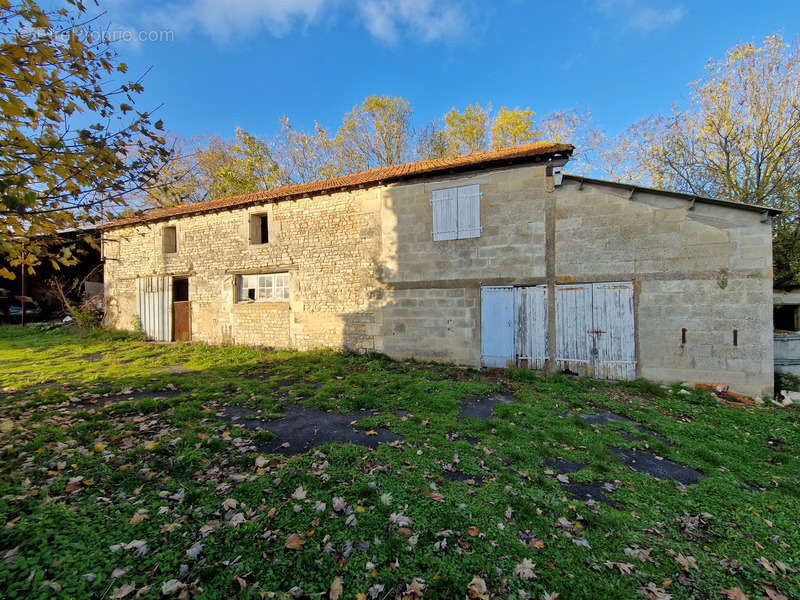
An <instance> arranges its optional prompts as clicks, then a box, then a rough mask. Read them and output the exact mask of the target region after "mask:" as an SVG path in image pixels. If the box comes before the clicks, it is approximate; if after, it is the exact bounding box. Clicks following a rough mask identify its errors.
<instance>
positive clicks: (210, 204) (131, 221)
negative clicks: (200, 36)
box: [106, 142, 574, 228]
mask: <svg viewBox="0 0 800 600" xmlns="http://www.w3.org/2000/svg"><path fill="white" fill-rule="evenodd" d="M573 149H574V146H572V144H558V143H553V142H535V143H533V144H525V145H523V146H514V147H511V148H502V149H500V150H486V151H484V152H476V153H474V154H466V155H463V156H454V157H451V158H437V159H434V160H422V161H418V162H411V163H404V164H401V165H393V166H390V167H381V168H378V169H371V170H369V171H362V172H360V173H352V174H350V175H343V176H341V177H333V178H331V179H322V180H319V181H311V182H309V183H299V184H295V185H287V186H283V187H279V188H274V189H271V190H265V191H263V192H255V193H253V194H242V195H239V196H228V197H225V198H215V199H213V200H206V201H205V202H196V203H193V204H181V205H179V206H171V207H169V208H160V209H154V210H151V211H148V212H146V213H144V214H142V215H138V216H136V217H128V218H125V219H119V220H117V221H112V222H111V223H109V224H108V225H106V228H116V227H125V226H128V225H138V224H141V223H147V222H151V221H162V220H165V219H171V218H175V217H183V216H187V215H193V214H198V213H205V212H214V211H218V210H226V209H231V208H240V207H243V206H247V205H250V204H259V203H262V202H268V201H272V202H277V201H280V200H288V199H290V198H297V197H302V196H315V195H319V194H326V193H331V192H335V191H341V190H348V189H354V188H360V187H369V186H372V185H383V184H387V183H393V182H397V181H403V180H407V179H414V178H419V177H430V176H433V175H441V174H447V173H452V172H458V171H471V170H478V169H487V168H491V167H498V166H503V165H506V164H519V163H529V162H537V161H543V160H545V159H546V158H548V157H555V156H560V157H564V158H568V157H569V155H570V154H571V153H572V151H573Z"/></svg>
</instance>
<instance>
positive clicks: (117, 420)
mask: <svg viewBox="0 0 800 600" xmlns="http://www.w3.org/2000/svg"><path fill="white" fill-rule="evenodd" d="M184 371H197V373H188V374H181V372H184ZM0 378H1V379H0V388H2V392H1V393H0V407H1V408H0V410H1V411H2V413H0V449H1V451H2V456H0V524H2V523H4V524H5V526H4V527H3V528H0V590H3V597H8V598H52V597H63V598H103V597H105V598H112V597H115V595H116V596H117V597H121V596H122V595H123V593H124V592H125V591H126V588H124V587H123V586H126V585H130V586H134V588H135V589H134V590H133V591H130V592H129V593H128V595H126V596H124V597H127V598H133V597H134V596H136V594H140V597H151V598H159V597H162V585H164V584H165V583H166V582H168V581H169V580H173V579H174V580H177V581H179V582H181V585H183V584H185V585H186V586H188V587H186V588H185V590H184V592H185V593H186V594H189V595H191V594H193V593H198V592H199V589H200V588H202V590H203V592H202V594H201V595H200V597H201V598H229V597H242V598H262V597H281V595H286V597H295V596H298V595H302V594H301V593H300V592H299V591H298V590H299V588H302V590H303V593H304V594H306V595H307V596H308V597H311V598H318V597H327V594H328V590H329V589H330V587H331V584H332V583H333V582H334V580H335V579H336V578H337V577H341V581H342V583H343V589H344V592H343V594H342V596H341V597H342V598H354V597H364V596H358V595H359V594H363V595H366V597H367V598H372V597H375V598H381V599H382V598H392V597H395V595H396V593H397V592H398V591H399V592H403V591H405V590H406V586H407V585H411V584H412V581H413V580H414V578H417V579H418V580H419V579H423V580H424V582H425V586H426V590H425V592H424V595H425V597H426V598H450V597H452V598H464V597H465V596H468V594H469V591H468V586H469V585H470V583H471V582H474V579H473V578H475V577H478V578H480V579H482V580H483V581H484V582H485V584H486V587H487V590H488V591H487V593H488V594H489V595H491V597H497V598H509V597H519V598H527V597H532V598H542V597H543V596H544V594H545V593H550V594H553V593H558V594H560V598H562V599H567V598H634V597H637V589H640V588H644V587H645V586H647V585H649V584H653V586H654V587H657V588H661V589H663V590H664V591H665V593H666V594H670V595H672V597H673V598H676V599H677V598H715V597H723V596H722V595H721V593H722V590H726V589H727V590H730V589H734V588H737V587H738V588H741V590H743V591H744V593H746V594H747V595H748V596H749V597H751V598H760V597H762V596H763V595H765V594H767V591H766V590H765V588H764V586H765V585H767V586H774V588H775V589H776V590H778V591H779V592H780V593H782V594H783V595H785V596H786V597H789V598H792V597H795V598H796V597H800V576H798V572H797V569H798V568H799V567H800V479H798V476H800V459H799V458H798V453H799V452H800V421H799V420H798V417H799V416H800V411H798V410H797V409H796V408H788V409H783V408H776V407H773V406H770V405H765V406H753V407H752V408H750V407H748V408H734V407H729V406H724V405H720V404H718V403H717V402H716V401H715V400H714V399H713V398H712V397H711V396H709V395H708V394H706V393H705V392H699V391H691V392H690V393H685V392H682V391H680V390H681V389H682V388H680V386H677V385H676V386H671V387H670V388H665V387H664V386H660V385H657V384H653V383H652V382H646V381H635V382H628V383H624V384H614V383H611V382H599V381H593V380H589V379H576V378H572V377H567V376H554V377H550V378H545V377H542V376H539V375H537V374H535V373H532V372H529V371H522V370H510V371H508V372H506V373H505V374H503V375H496V374H482V373H479V372H477V371H473V370H469V369H461V368H457V367H454V366H451V365H441V364H424V363H418V362H414V361H402V362H396V361H391V360H389V359H387V358H385V357H383V356H380V355H364V356H352V355H346V354H341V353H335V352H330V351H319V352H308V353H293V352H269V353H265V352H262V351H259V350H256V349H250V348H243V347H236V346H232V347H225V348H215V347H210V346H204V345H184V344H174V345H161V344H149V343H146V342H143V341H141V340H137V339H135V338H131V337H126V336H124V335H119V334H113V333H109V332H100V331H95V332H86V333H81V332H75V331H63V330H52V331H48V330H44V329H42V328H36V327H29V328H25V329H24V330H23V329H20V328H19V327H3V328H0ZM285 380H289V381H285ZM490 392H502V393H505V394H508V395H510V396H513V398H514V399H515V402H514V403H512V404H502V405H498V407H497V409H496V411H495V418H494V419H492V420H489V421H478V420H473V419H463V420H459V419H457V415H458V412H459V410H460V399H462V398H464V397H465V396H468V395H473V394H486V393H490ZM109 396H119V397H120V398H121V399H119V401H116V402H114V403H112V404H110V405H109V406H108V407H106V408H94V409H92V407H93V406H94V407H97V406H100V405H98V404H96V403H97V402H98V401H102V399H103V398H104V397H109ZM130 397H132V398H133V399H130V400H129V399H127V398H130ZM295 398H298V399H299V401H300V402H301V403H303V404H304V405H306V406H308V407H315V408H319V409H323V410H327V409H330V410H334V411H337V412H343V413H349V412H353V411H358V410H360V409H377V411H378V415H377V416H368V417H367V418H365V419H363V420H361V421H360V422H358V423H356V427H358V428H364V429H371V428H374V427H379V426H380V427H388V428H390V429H391V430H392V431H394V432H396V433H399V434H401V435H403V436H404V439H403V442H402V443H401V444H396V445H391V446H390V445H382V446H380V447H379V448H378V449H377V450H369V449H367V448H364V447H361V446H356V445H351V444H330V445H327V446H323V447H319V448H317V449H316V451H314V452H312V453H309V454H305V455H299V456H296V457H291V458H285V457H280V456H263V455H261V454H259V452H257V451H256V450H253V448H254V446H255V445H257V444H259V443H262V442H264V441H266V440H267V439H269V437H270V436H269V435H268V434H264V433H253V432H249V431H246V430H244V429H242V428H239V427H236V426H233V425H230V424H227V423H225V422H222V421H221V420H219V419H218V418H217V417H216V416H215V410H216V408H217V407H219V406H221V405H224V404H235V405H243V406H248V407H253V408H259V409H262V410H263V411H264V413H280V412H281V411H282V410H283V408H284V404H285V403H286V402H290V401H293V399H295ZM93 403H94V404H93ZM393 409H404V410H407V411H409V412H410V413H411V415H410V416H408V417H406V418H401V417H399V416H396V415H395V413H394V412H393ZM597 410H610V411H613V412H616V413H618V414H621V415H625V416H628V417H630V418H631V419H634V420H636V421H638V422H639V423H641V424H642V425H643V426H644V427H646V428H648V429H650V430H652V431H654V432H657V433H659V434H661V435H663V436H665V437H667V438H668V439H669V440H671V441H672V442H673V443H672V444H670V445H667V444H664V443H662V442H660V441H658V440H657V439H655V438H653V437H651V436H648V435H645V434H641V433H639V432H638V431H636V430H634V429H632V428H630V427H629V426H628V425H623V424H615V425H609V426H604V427H589V426H587V425H585V424H584V423H583V421H582V420H581V419H580V418H579V417H578V416H577V414H578V413H579V412H580V411H585V412H590V411H597ZM623 433H624V434H626V435H627V437H628V438H629V439H625V438H624V437H622V434H623ZM465 438H475V439H477V440H479V442H478V443H477V444H471V443H469V442H468V441H467V440H465ZM610 446H617V447H622V448H638V449H640V450H647V451H651V452H654V453H655V454H658V455H659V456H664V457H666V458H669V459H672V460H675V461H677V462H680V463H683V464H686V465H689V466H691V467H693V468H695V469H698V470H700V471H702V472H703V473H704V474H705V475H706V477H705V478H704V479H703V480H702V481H701V482H700V483H699V484H698V485H696V486H689V487H686V488H684V487H683V486H680V485H678V484H676V483H674V482H668V481H661V480H658V479H655V478H653V477H650V476H648V475H644V474H640V473H636V472H633V471H631V470H630V469H629V468H627V467H625V466H624V465H622V464H621V463H620V462H619V460H618V459H617V458H616V456H615V455H614V454H613V453H612V452H611V451H610V450H609V447H610ZM556 457H560V458H563V459H566V460H572V461H580V462H583V463H585V464H586V465H587V466H586V468H584V469H582V470H580V471H578V472H577V473H574V474H572V475H570V478H571V480H573V481H578V482H591V481H596V480H604V481H612V482H615V485H616V486H618V489H617V490H616V491H615V492H613V493H611V494H610V496H611V497H612V498H613V500H615V501H616V502H618V503H619V505H620V508H619V509H617V508H612V507H609V506H606V505H603V504H594V503H589V504H587V503H584V502H581V501H578V500H575V499H572V498H568V497H566V496H565V494H564V492H563V491H562V489H561V487H560V485H559V483H558V482H557V481H556V479H555V474H553V473H552V472H548V469H547V468H546V467H545V466H543V464H542V461H544V460H546V459H548V458H556ZM448 465H452V466H454V467H457V468H458V469H459V470H461V471H462V472H464V473H467V474H470V475H479V476H481V477H482V478H483V484H482V485H481V486H473V485H469V484H467V483H465V482H456V481H451V480H449V479H447V478H446V477H445V476H444V472H445V471H444V470H445V468H447V466H448ZM298 488H302V489H301V490H300V491H299V492H297V493H296V491H297V490H298ZM304 492H305V497H302V496H303V493H304ZM293 494H294V497H293ZM389 495H391V503H390V504H387V503H388V502H389ZM334 498H336V499H340V500H334ZM231 499H232V500H231ZM226 500H227V503H226V504H225V505H223V503H224V502H226ZM234 501H235V506H234ZM340 502H341V503H342V504H343V505H344V508H343V509H341V510H338V511H337V510H334V504H336V507H337V508H341V507H339V506H338V504H339V503H340ZM317 503H324V504H325V507H324V509H322V510H316V509H315V505H316V504H317ZM319 508H322V507H321V505H320V506H319ZM234 515H236V516H234ZM398 515H400V517H398ZM232 517H233V518H232ZM404 518H407V519H410V523H408V524H406V523H405V522H404ZM398 521H399V522H398ZM291 534H298V535H299V536H300V539H302V540H304V542H303V547H302V549H300V550H297V549H291V548H286V547H285V544H286V541H287V538H288V537H289V536H290V535H291ZM531 538H535V539H536V540H540V541H541V543H532V544H530V545H529V544H526V543H524V541H523V540H525V541H527V540H529V539H531ZM198 542H199V543H200V544H202V551H201V552H200V553H199V554H198V555H197V557H196V558H192V557H190V556H188V555H187V550H189V549H190V548H192V547H193V546H194V547H195V549H196V548H197V546H195V544H197V543H198ZM576 542H578V543H576ZM145 545H146V547H145ZM531 546H534V547H531ZM587 546H588V547H587ZM648 556H649V559H648V558H647V557H648ZM640 557H641V558H640ZM684 557H691V558H692V559H693V560H692V561H688V562H687V560H685V559H684ZM642 558H643V559H645V560H642ZM527 561H529V562H527ZM681 562H683V563H684V567H682V566H681ZM612 563H621V564H622V567H620V566H617V565H615V564H612ZM531 564H533V565H534V566H533V567H530V568H529V569H526V568H523V567H520V566H521V565H531ZM628 564H629V565H630V566H629V567H628V566H627V565H628ZM694 564H696V568H695V566H694ZM687 565H688V566H687ZM621 569H622V570H623V571H628V570H629V571H630V572H629V574H627V575H626V574H623V573H622V572H620V571H621ZM684 569H686V570H684ZM115 570H116V573H115ZM119 573H122V574H121V575H120V574H119ZM112 574H115V575H117V577H115V578H113V579H112ZM520 575H524V576H526V577H527V576H528V575H533V576H532V577H529V578H524V577H521V576H520ZM380 586H383V587H382V588H381V587H380ZM127 589H130V588H127ZM290 591H291V592H290ZM270 593H272V594H274V595H275V596H270V595H269V594H270ZM638 597H643V596H638ZM649 597H656V596H649Z"/></svg>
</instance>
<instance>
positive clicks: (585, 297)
mask: <svg viewBox="0 0 800 600" xmlns="http://www.w3.org/2000/svg"><path fill="white" fill-rule="evenodd" d="M555 291H556V302H555V338H556V340H555V342H556V343H555V357H554V358H553V360H554V363H555V368H556V369H557V370H559V371H567V372H572V373H576V374H579V375H585V376H588V377H596V378H599V379H634V378H635V377H636V332H635V319H634V301H633V284H632V283H631V282H602V283H585V284H559V285H556V286H555ZM549 355H550V335H549V326H548V302H547V286H545V285H538V286H525V287H515V286H485V287H482V288H481V357H482V358H481V360H482V364H483V365H484V366H486V367H507V366H519V367H527V368H531V369H544V368H545V367H546V365H547V363H548V361H549V360H550V356H549Z"/></svg>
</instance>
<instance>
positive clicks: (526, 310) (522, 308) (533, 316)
mask: <svg viewBox="0 0 800 600" xmlns="http://www.w3.org/2000/svg"><path fill="white" fill-rule="evenodd" d="M514 308H515V311H516V330H517V331H516V334H517V335H516V353H517V356H516V358H517V366H519V367H527V368H529V369H536V370H543V369H544V368H545V366H546V364H547V356H548V340H549V336H548V333H547V327H548V325H547V286H544V285H537V286H529V287H518V288H515V289H514Z"/></svg>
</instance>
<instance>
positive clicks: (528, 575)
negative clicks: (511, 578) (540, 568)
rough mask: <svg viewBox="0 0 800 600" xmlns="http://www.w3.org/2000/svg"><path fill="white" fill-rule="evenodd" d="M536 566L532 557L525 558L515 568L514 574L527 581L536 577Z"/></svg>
mask: <svg viewBox="0 0 800 600" xmlns="http://www.w3.org/2000/svg"><path fill="white" fill-rule="evenodd" d="M535 567H536V565H534V564H533V563H532V562H531V559H530V558H525V559H523V561H522V562H521V563H519V564H518V565H517V566H516V567H515V568H514V575H516V576H517V577H519V578H520V579H523V580H525V581H527V580H528V579H533V578H534V577H536V573H534V571H533V569H534V568H535Z"/></svg>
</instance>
